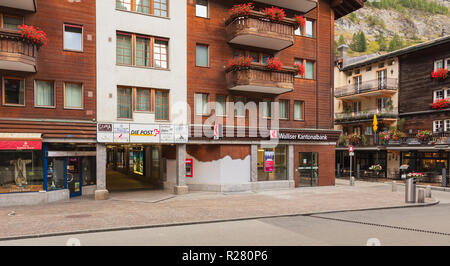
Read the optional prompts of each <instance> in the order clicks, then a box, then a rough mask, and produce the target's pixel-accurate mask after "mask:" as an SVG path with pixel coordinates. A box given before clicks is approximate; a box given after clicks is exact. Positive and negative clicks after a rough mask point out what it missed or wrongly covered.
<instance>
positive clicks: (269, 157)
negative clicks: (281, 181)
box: [264, 151, 275, 173]
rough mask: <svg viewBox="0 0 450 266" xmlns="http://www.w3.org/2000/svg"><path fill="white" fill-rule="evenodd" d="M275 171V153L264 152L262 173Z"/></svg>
mask: <svg viewBox="0 0 450 266" xmlns="http://www.w3.org/2000/svg"><path fill="white" fill-rule="evenodd" d="M274 170H275V152H274V151H265V152H264V172H266V173H272V172H273V171H274Z"/></svg>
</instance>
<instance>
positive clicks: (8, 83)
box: [3, 78, 25, 105]
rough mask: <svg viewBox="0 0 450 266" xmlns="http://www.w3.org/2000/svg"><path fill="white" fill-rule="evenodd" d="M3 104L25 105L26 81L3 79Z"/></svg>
mask: <svg viewBox="0 0 450 266" xmlns="http://www.w3.org/2000/svg"><path fill="white" fill-rule="evenodd" d="M3 104H6V105H25V80H24V79H21V78H4V79H3Z"/></svg>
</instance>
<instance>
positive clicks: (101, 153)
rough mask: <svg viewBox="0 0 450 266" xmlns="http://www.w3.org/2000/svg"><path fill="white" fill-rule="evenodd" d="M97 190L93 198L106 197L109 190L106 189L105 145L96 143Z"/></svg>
mask: <svg viewBox="0 0 450 266" xmlns="http://www.w3.org/2000/svg"><path fill="white" fill-rule="evenodd" d="M96 161H97V190H95V200H106V199H108V196H109V192H108V190H107V189H106V145H105V144H103V143H97V156H96Z"/></svg>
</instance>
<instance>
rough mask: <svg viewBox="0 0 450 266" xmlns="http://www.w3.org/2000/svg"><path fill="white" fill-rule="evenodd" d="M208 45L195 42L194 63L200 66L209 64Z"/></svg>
mask: <svg viewBox="0 0 450 266" xmlns="http://www.w3.org/2000/svg"><path fill="white" fill-rule="evenodd" d="M208 50H209V46H208V45H203V44H197V47H196V52H195V58H196V59H195V65H196V66H201V67H208V66H209V62H208V61H209V60H208V59H209V55H208Z"/></svg>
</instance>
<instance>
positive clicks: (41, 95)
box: [35, 80, 55, 107]
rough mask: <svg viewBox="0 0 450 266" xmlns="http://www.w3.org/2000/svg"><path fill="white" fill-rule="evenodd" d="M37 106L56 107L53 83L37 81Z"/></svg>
mask: <svg viewBox="0 0 450 266" xmlns="http://www.w3.org/2000/svg"><path fill="white" fill-rule="evenodd" d="M35 86H36V90H35V105H36V106H39V107H55V87H54V83H53V82H52V81H42V80H36V83H35Z"/></svg>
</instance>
